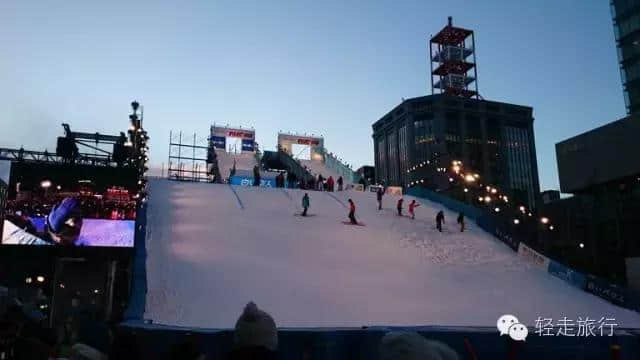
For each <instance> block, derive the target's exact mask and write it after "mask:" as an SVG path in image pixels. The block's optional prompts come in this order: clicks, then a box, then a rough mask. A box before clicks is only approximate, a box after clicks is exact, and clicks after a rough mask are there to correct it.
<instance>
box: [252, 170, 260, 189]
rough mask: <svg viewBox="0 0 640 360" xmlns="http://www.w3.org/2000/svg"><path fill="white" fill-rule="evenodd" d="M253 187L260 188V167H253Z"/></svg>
mask: <svg viewBox="0 0 640 360" xmlns="http://www.w3.org/2000/svg"><path fill="white" fill-rule="evenodd" d="M253 186H260V168H259V167H258V165H256V166H254V167H253Z"/></svg>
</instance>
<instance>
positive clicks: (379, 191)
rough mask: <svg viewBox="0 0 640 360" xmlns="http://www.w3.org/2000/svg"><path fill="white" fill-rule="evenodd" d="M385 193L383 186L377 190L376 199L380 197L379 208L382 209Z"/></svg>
mask: <svg viewBox="0 0 640 360" xmlns="http://www.w3.org/2000/svg"><path fill="white" fill-rule="evenodd" d="M383 194H384V192H383V191H382V188H381V187H380V188H378V191H377V192H376V199H378V210H382V195H383Z"/></svg>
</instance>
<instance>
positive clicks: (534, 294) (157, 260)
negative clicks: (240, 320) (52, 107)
mask: <svg viewBox="0 0 640 360" xmlns="http://www.w3.org/2000/svg"><path fill="white" fill-rule="evenodd" d="M149 186H150V194H151V196H150V198H149V203H148V208H147V235H146V246H147V264H146V266H147V285H148V293H147V298H146V309H145V315H144V317H145V318H146V319H152V320H153V321H154V323H160V324H167V325H177V326H185V327H204V328H232V327H233V326H234V324H235V321H236V319H237V316H238V314H239V313H240V312H241V310H242V308H243V307H244V305H245V304H246V303H247V302H249V301H255V302H256V303H257V304H259V306H260V307H261V308H264V309H266V310H267V311H269V312H270V313H271V314H272V315H273V317H274V318H275V319H276V322H277V324H278V326H279V327H334V328H335V327H342V326H365V325H385V326H387V325H389V326H390V325H398V326H418V325H450V326H495V324H496V320H497V319H498V317H499V316H501V315H503V314H513V315H515V316H517V317H518V319H519V320H520V322H522V323H524V324H526V325H529V326H535V321H536V319H538V317H541V318H552V319H561V318H563V317H565V316H566V317H567V318H569V319H575V320H578V318H579V317H580V318H583V319H584V318H585V317H587V316H588V317H589V318H591V319H600V318H602V317H608V318H615V319H616V321H617V323H618V326H619V327H627V328H637V327H640V314H638V313H636V312H633V311H630V310H626V309H623V308H620V307H616V306H615V305H612V304H610V303H608V302H606V301H605V300H602V299H600V298H598V297H596V296H593V295H590V294H588V293H585V292H583V291H581V290H579V289H577V288H574V287H571V286H570V285H568V284H567V283H565V282H564V281H562V280H560V279H557V278H555V277H552V276H550V275H548V274H547V273H546V272H545V271H542V270H539V269H538V268H537V267H534V266H532V265H529V263H527V262H525V261H524V260H522V259H521V258H519V257H518V256H517V255H516V254H515V253H513V252H512V251H511V250H510V249H509V248H508V247H507V246H506V245H504V244H503V243H501V242H500V241H498V240H497V239H495V238H493V237H492V236H490V235H489V234H487V233H485V232H483V231H482V230H481V229H479V228H478V227H477V226H476V225H475V224H474V223H472V222H471V221H468V222H467V230H466V231H465V232H464V233H460V231H459V229H458V228H457V224H456V223H455V217H456V214H453V213H452V212H449V211H447V210H446V209H444V208H442V206H440V205H437V204H435V203H430V202H428V201H424V200H419V201H420V203H421V206H420V207H419V208H418V209H417V211H416V218H415V220H412V219H410V218H408V217H406V216H405V217H400V216H397V215H396V213H395V203H396V200H397V199H398V198H397V197H393V196H385V198H384V201H383V205H384V206H383V209H382V210H377V205H376V201H375V194H373V193H364V192H357V191H348V192H335V193H322V192H315V191H308V193H309V195H310V198H311V207H310V209H309V214H310V215H311V216H309V217H301V216H298V214H299V213H300V212H301V207H300V203H301V198H302V196H303V194H304V193H305V191H304V190H289V189H265V188H253V187H231V186H229V185H221V184H198V183H183V182H172V181H168V180H152V181H150V184H149ZM349 198H351V199H353V200H354V201H355V203H356V206H357V212H356V216H357V218H358V220H359V221H361V222H363V223H364V224H365V226H351V225H344V224H343V223H342V222H343V221H345V220H347V209H346V207H345V204H346V202H347V200H348V199H349ZM411 199H412V198H411V197H408V196H405V204H406V205H405V207H406V206H407V205H408V202H409V201H410V200H411ZM240 203H241V204H242V206H241V205H240ZM439 210H443V211H444V213H445V216H446V223H445V226H444V230H443V232H442V233H440V232H438V231H437V230H436V229H435V226H434V222H433V219H434V218H435V214H436V213H437V211H439Z"/></svg>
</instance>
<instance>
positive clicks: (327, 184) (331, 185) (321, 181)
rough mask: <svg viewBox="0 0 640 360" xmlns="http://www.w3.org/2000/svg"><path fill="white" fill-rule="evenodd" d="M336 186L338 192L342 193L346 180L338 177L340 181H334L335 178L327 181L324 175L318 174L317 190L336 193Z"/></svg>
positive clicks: (331, 177)
mask: <svg viewBox="0 0 640 360" xmlns="http://www.w3.org/2000/svg"><path fill="white" fill-rule="evenodd" d="M336 185H338V191H342V188H343V186H344V180H343V179H342V176H340V177H338V180H334V179H333V176H329V177H328V178H326V179H325V178H324V177H323V176H322V174H318V179H317V180H316V187H317V188H316V190H318V191H335V187H336Z"/></svg>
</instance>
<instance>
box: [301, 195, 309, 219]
mask: <svg viewBox="0 0 640 360" xmlns="http://www.w3.org/2000/svg"><path fill="white" fill-rule="evenodd" d="M309 203H310V201H309V194H308V193H304V196H303V197H302V208H303V209H304V210H302V216H307V210H309V205H310V204H309Z"/></svg>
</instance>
